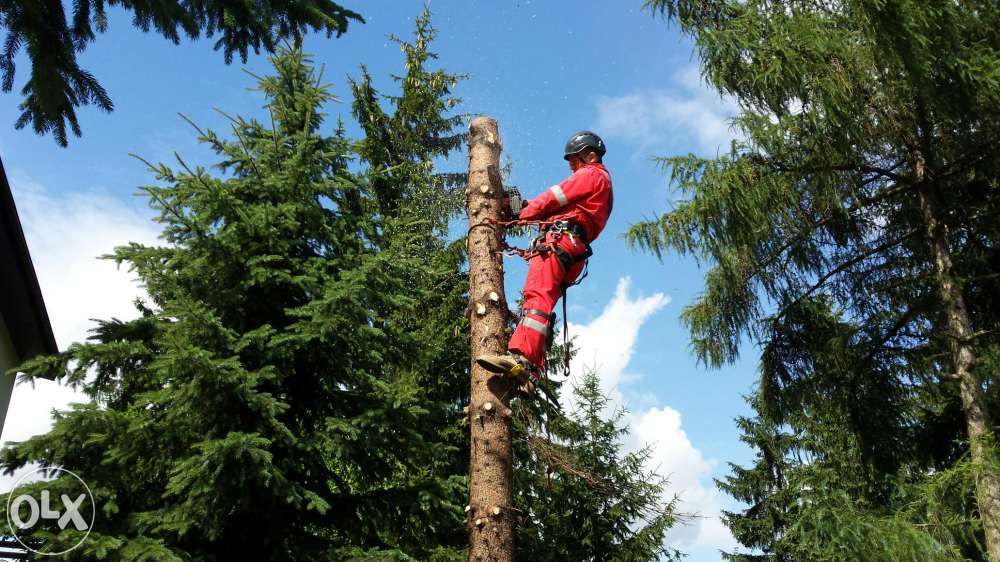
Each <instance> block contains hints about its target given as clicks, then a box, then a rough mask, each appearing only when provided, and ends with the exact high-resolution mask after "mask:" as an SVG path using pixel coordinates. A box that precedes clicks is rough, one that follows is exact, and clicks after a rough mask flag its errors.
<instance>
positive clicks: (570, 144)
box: [563, 131, 607, 160]
mask: <svg viewBox="0 0 1000 562" xmlns="http://www.w3.org/2000/svg"><path fill="white" fill-rule="evenodd" d="M588 148H592V149H594V152H597V155H598V156H601V157H603V156H604V153H605V152H607V149H605V147H604V141H603V140H601V137H599V136H597V135H596V134H595V133H592V132H590V131H580V132H578V133H574V134H573V136H571V137H570V138H569V140H568V141H566V151H565V152H564V154H563V158H564V159H565V160H569V157H570V156H572V155H574V154H579V153H580V152H581V151H582V150H586V149H588Z"/></svg>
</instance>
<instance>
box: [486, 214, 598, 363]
mask: <svg viewBox="0 0 1000 562" xmlns="http://www.w3.org/2000/svg"><path fill="white" fill-rule="evenodd" d="M485 222H486V223H487V224H491V225H496V226H500V227H503V228H504V229H506V228H509V227H512V226H535V227H538V229H539V230H540V233H539V235H538V236H536V237H535V238H534V239H533V240H532V241H531V244H529V245H528V247H527V248H517V247H515V246H510V245H508V244H507V241H506V238H505V237H504V236H499V239H500V243H501V245H502V249H501V251H502V252H503V253H504V254H505V255H511V256H519V257H521V258H523V259H524V260H525V261H528V260H530V259H532V258H534V257H537V256H542V255H545V254H549V253H551V254H552V255H553V256H555V258H556V259H557V260H559V263H560V265H562V267H563V271H569V269H570V268H571V267H572V266H574V265H576V264H577V263H579V262H581V261H582V262H584V269H583V272H582V273H581V274H580V275H579V276H578V277H577V278H576V280H574V281H573V282H572V283H568V284H567V283H563V285H562V286H560V287H559V289H560V292H561V293H562V317H563V318H562V319H563V330H562V333H563V368H564V375H565V376H567V377H568V376H569V362H570V352H569V320H568V318H567V317H566V309H567V304H566V290H567V289H569V288H570V287H572V286H574V285H579V284H580V282H582V281H583V280H584V279H585V278H586V277H587V274H588V269H587V264H588V261H587V260H589V259H590V257H591V256H593V255H594V250H593V249H592V248H591V247H590V244H588V243H587V239H586V232H585V231H584V230H583V227H581V226H580V225H579V224H577V223H575V222H572V221H568V220H557V221H533V220H520V219H518V220H510V221H494V220H490V219H487V220H486V221H485ZM549 233H553V234H554V236H553V240H551V241H546V238H547V235H548V234H549ZM563 236H569V237H570V239H571V240H574V241H576V240H579V242H580V243H582V244H583V247H584V248H585V251H584V252H583V253H582V254H580V255H578V256H571V255H569V253H568V252H567V251H566V250H565V249H563V248H562V246H560V245H559V244H558V242H559V239H560V238H561V237H563ZM526 312H529V311H524V312H522V314H521V321H522V322H523V321H524V317H525V316H524V314H525V313H526ZM530 312H531V313H532V314H536V313H537V315H538V316H543V317H545V316H549V315H547V314H544V313H541V312H540V311H530ZM554 319H555V318H554V313H553V314H552V316H551V317H550V321H549V322H550V326H551V324H552V322H553V321H554ZM549 335H550V336H551V335H552V334H551V331H550V333H549ZM550 344H551V340H550Z"/></svg>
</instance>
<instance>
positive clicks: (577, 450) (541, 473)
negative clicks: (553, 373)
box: [514, 372, 680, 562]
mask: <svg viewBox="0 0 1000 562" xmlns="http://www.w3.org/2000/svg"><path fill="white" fill-rule="evenodd" d="M599 382H600V381H599V379H598V377H597V374H596V373H594V372H587V373H585V374H584V376H583V378H582V380H581V385H580V386H579V387H577V388H573V389H572V391H573V393H574V395H575V396H576V401H577V408H576V409H575V410H574V411H573V412H571V413H570V415H569V416H568V417H566V416H561V415H554V416H552V419H551V427H550V428H549V430H550V431H551V439H543V438H542V437H541V436H538V435H536V434H533V433H532V431H531V428H532V424H531V423H530V422H529V423H525V420H529V419H531V418H530V416H529V410H528V408H526V407H525V406H524V405H521V404H519V405H518V408H517V409H516V410H515V416H516V418H515V419H519V420H520V423H519V424H517V425H516V426H515V429H516V431H517V434H518V435H519V439H518V440H517V442H516V443H515V455H514V456H515V481H516V486H515V498H514V501H515V506H516V507H517V509H518V510H520V513H521V516H522V518H523V520H522V524H521V526H520V527H519V529H518V540H517V544H516V549H517V551H516V558H517V559H518V560H533V561H538V562H546V561H553V562H554V561H561V560H580V561H590V562H600V561H606V562H611V561H617V562H626V561H629V562H639V561H653V560H674V559H678V558H679V557H680V554H679V553H678V552H677V551H675V550H672V549H669V548H667V547H666V546H665V545H664V538H665V535H666V532H667V530H669V529H670V527H672V526H673V525H674V524H675V523H676V522H677V519H678V516H677V513H676V509H675V507H676V500H675V499H674V500H669V501H667V500H666V499H665V498H664V494H665V487H666V481H665V480H664V479H663V478H662V477H660V476H658V475H656V474H655V473H651V472H648V471H647V470H646V469H645V463H646V461H647V460H648V458H649V454H650V451H649V449H648V448H647V449H643V450H641V451H638V452H633V453H623V452H622V441H623V440H624V438H625V437H626V436H627V435H628V429H627V428H626V427H624V426H623V425H622V423H621V422H622V417H623V416H624V415H625V412H624V411H621V410H619V411H617V412H615V413H614V414H613V415H612V416H611V418H610V419H605V418H604V417H603V416H604V411H605V409H606V406H607V404H608V399H607V397H605V396H604V395H603V394H601V389H600V386H599Z"/></svg>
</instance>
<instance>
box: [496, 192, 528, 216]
mask: <svg viewBox="0 0 1000 562" xmlns="http://www.w3.org/2000/svg"><path fill="white" fill-rule="evenodd" d="M502 197H503V199H502V200H501V201H500V209H501V214H502V216H503V217H504V220H508V221H510V220H514V219H516V218H517V217H518V215H520V214H521V209H522V208H524V199H523V198H521V192H520V191H518V190H517V188H516V187H505V188H503V192H502Z"/></svg>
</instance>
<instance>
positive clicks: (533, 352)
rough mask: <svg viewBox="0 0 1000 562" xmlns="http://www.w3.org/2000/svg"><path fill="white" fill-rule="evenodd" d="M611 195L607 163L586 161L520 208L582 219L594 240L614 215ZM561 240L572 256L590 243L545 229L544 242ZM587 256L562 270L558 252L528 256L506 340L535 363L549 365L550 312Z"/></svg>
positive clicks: (532, 216) (533, 216)
mask: <svg viewBox="0 0 1000 562" xmlns="http://www.w3.org/2000/svg"><path fill="white" fill-rule="evenodd" d="M612 205H613V196H612V192H611V174H609V173H608V170H607V168H605V167H604V165H603V164H597V163H595V164H583V165H582V166H581V167H580V168H578V169H577V170H576V171H575V172H574V173H573V175H571V176H570V177H568V178H566V179H565V180H563V182H562V183H560V184H559V185H553V186H552V187H550V188H549V189H548V190H546V191H545V193H543V194H541V195H539V196H538V197H536V198H535V199H532V200H531V202H529V203H528V205H527V206H526V207H525V208H524V209H523V210H522V211H521V214H520V218H521V219H523V220H545V221H557V220H568V221H570V222H573V223H576V224H578V225H580V226H581V227H582V228H583V230H584V232H586V237H587V240H586V241H587V242H591V243H592V242H593V241H594V240H595V239H596V238H597V236H598V235H599V234H600V233H601V231H602V230H604V225H605V224H607V222H608V216H609V215H611V207H612ZM553 241H555V243H556V244H558V245H559V247H561V248H562V249H563V250H565V251H566V253H567V254H569V255H570V256H571V257H574V258H575V257H577V256H579V255H581V254H583V253H585V252H586V250H587V248H586V245H585V244H584V243H583V241H581V240H580V239H579V237H577V236H576V235H573V236H570V234H569V233H568V232H566V233H563V234H562V236H560V237H559V238H558V239H556V235H555V233H553V232H548V233H546V235H545V242H546V243H549V242H553ZM583 266H584V262H583V261H579V262H576V263H574V264H572V265H571V266H570V267H569V270H568V271H564V270H563V265H562V263H561V262H560V261H559V258H557V257H556V256H555V254H554V253H552V252H545V253H542V254H539V255H537V256H535V257H533V258H531V259H530V260H529V262H528V277H527V279H525V281H524V290H523V291H522V294H523V296H524V305H523V308H522V311H524V312H523V313H522V315H521V316H522V318H521V322H520V323H519V324H518V326H517V329H516V330H515V331H514V335H513V336H511V338H510V343H508V344H507V349H509V350H510V351H512V352H516V353H519V354H521V355H522V356H524V357H525V358H526V359H527V360H528V361H529V362H531V364H532V365H534V366H535V367H536V368H538V369H541V368H542V367H543V366H544V365H545V343H546V341H547V339H548V335H549V333H550V332H551V330H552V325H551V324H552V322H551V318H552V316H551V313H552V310H553V309H554V308H555V306H556V302H557V301H558V300H559V296H560V294H561V293H562V287H563V286H568V285H570V284H571V283H573V281H575V280H576V278H577V277H579V275H580V273H581V272H582V271H583Z"/></svg>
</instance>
